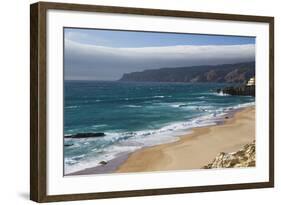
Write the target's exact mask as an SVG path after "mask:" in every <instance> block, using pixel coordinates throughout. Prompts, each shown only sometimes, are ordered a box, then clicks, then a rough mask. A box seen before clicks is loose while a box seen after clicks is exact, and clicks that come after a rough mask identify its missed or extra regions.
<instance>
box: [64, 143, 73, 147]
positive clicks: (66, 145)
mask: <svg viewBox="0 0 281 205" xmlns="http://www.w3.org/2000/svg"><path fill="white" fill-rule="evenodd" d="M73 145H74V144H64V146H65V147H70V146H73Z"/></svg>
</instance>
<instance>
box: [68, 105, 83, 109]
mask: <svg viewBox="0 0 281 205" xmlns="http://www.w3.org/2000/svg"><path fill="white" fill-rule="evenodd" d="M79 107H80V106H78V105H77V106H75V105H74V106H66V107H65V108H66V109H76V108H79Z"/></svg>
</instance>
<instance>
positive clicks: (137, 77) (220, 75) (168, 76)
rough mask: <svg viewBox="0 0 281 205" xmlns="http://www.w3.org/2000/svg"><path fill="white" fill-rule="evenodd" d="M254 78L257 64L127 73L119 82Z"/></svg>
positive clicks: (237, 81)
mask: <svg viewBox="0 0 281 205" xmlns="http://www.w3.org/2000/svg"><path fill="white" fill-rule="evenodd" d="M252 76H255V62H244V63H236V64H222V65H202V66H188V67H176V68H171V67H169V68H159V69H152V70H144V71H141V72H132V73H125V74H124V75H123V76H122V78H121V79H120V80H119V81H128V82H187V83H196V82H198V83H202V82H218V83H246V82H247V80H248V79H249V78H251V77H252Z"/></svg>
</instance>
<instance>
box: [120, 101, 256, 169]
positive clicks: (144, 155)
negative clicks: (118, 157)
mask: <svg viewBox="0 0 281 205" xmlns="http://www.w3.org/2000/svg"><path fill="white" fill-rule="evenodd" d="M254 140H255V108H254V106H252V107H248V108H245V109H242V110H240V111H238V112H236V113H235V114H234V116H233V117H232V118H229V119H226V120H225V123H223V124H221V125H215V126H208V127H202V128H194V129H193V132H192V133H191V134H187V135H184V136H181V139H180V140H179V141H177V142H173V143H169V144H162V145H157V146H154V147H150V148H144V149H142V150H139V151H137V152H135V153H132V154H131V155H130V156H129V158H128V159H127V160H126V161H125V162H124V163H123V164H122V165H121V166H120V167H119V168H118V169H117V171H116V172H122V173H126V172H149V171H167V170H188V169H200V168H202V167H203V166H205V165H207V164H209V163H210V162H211V161H213V159H214V158H215V157H216V156H217V154H218V153H220V152H234V151H237V150H239V149H240V148H241V147H243V146H244V145H245V144H247V143H251V142H253V141H254Z"/></svg>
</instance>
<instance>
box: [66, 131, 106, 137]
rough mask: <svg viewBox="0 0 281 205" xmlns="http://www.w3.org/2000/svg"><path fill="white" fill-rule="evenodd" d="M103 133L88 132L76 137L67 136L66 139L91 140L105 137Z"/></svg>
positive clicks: (75, 135)
mask: <svg viewBox="0 0 281 205" xmlns="http://www.w3.org/2000/svg"><path fill="white" fill-rule="evenodd" d="M103 136H105V134H104V133H103V132H88V133H77V134H74V135H66V136H64V138H91V137H103Z"/></svg>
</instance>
